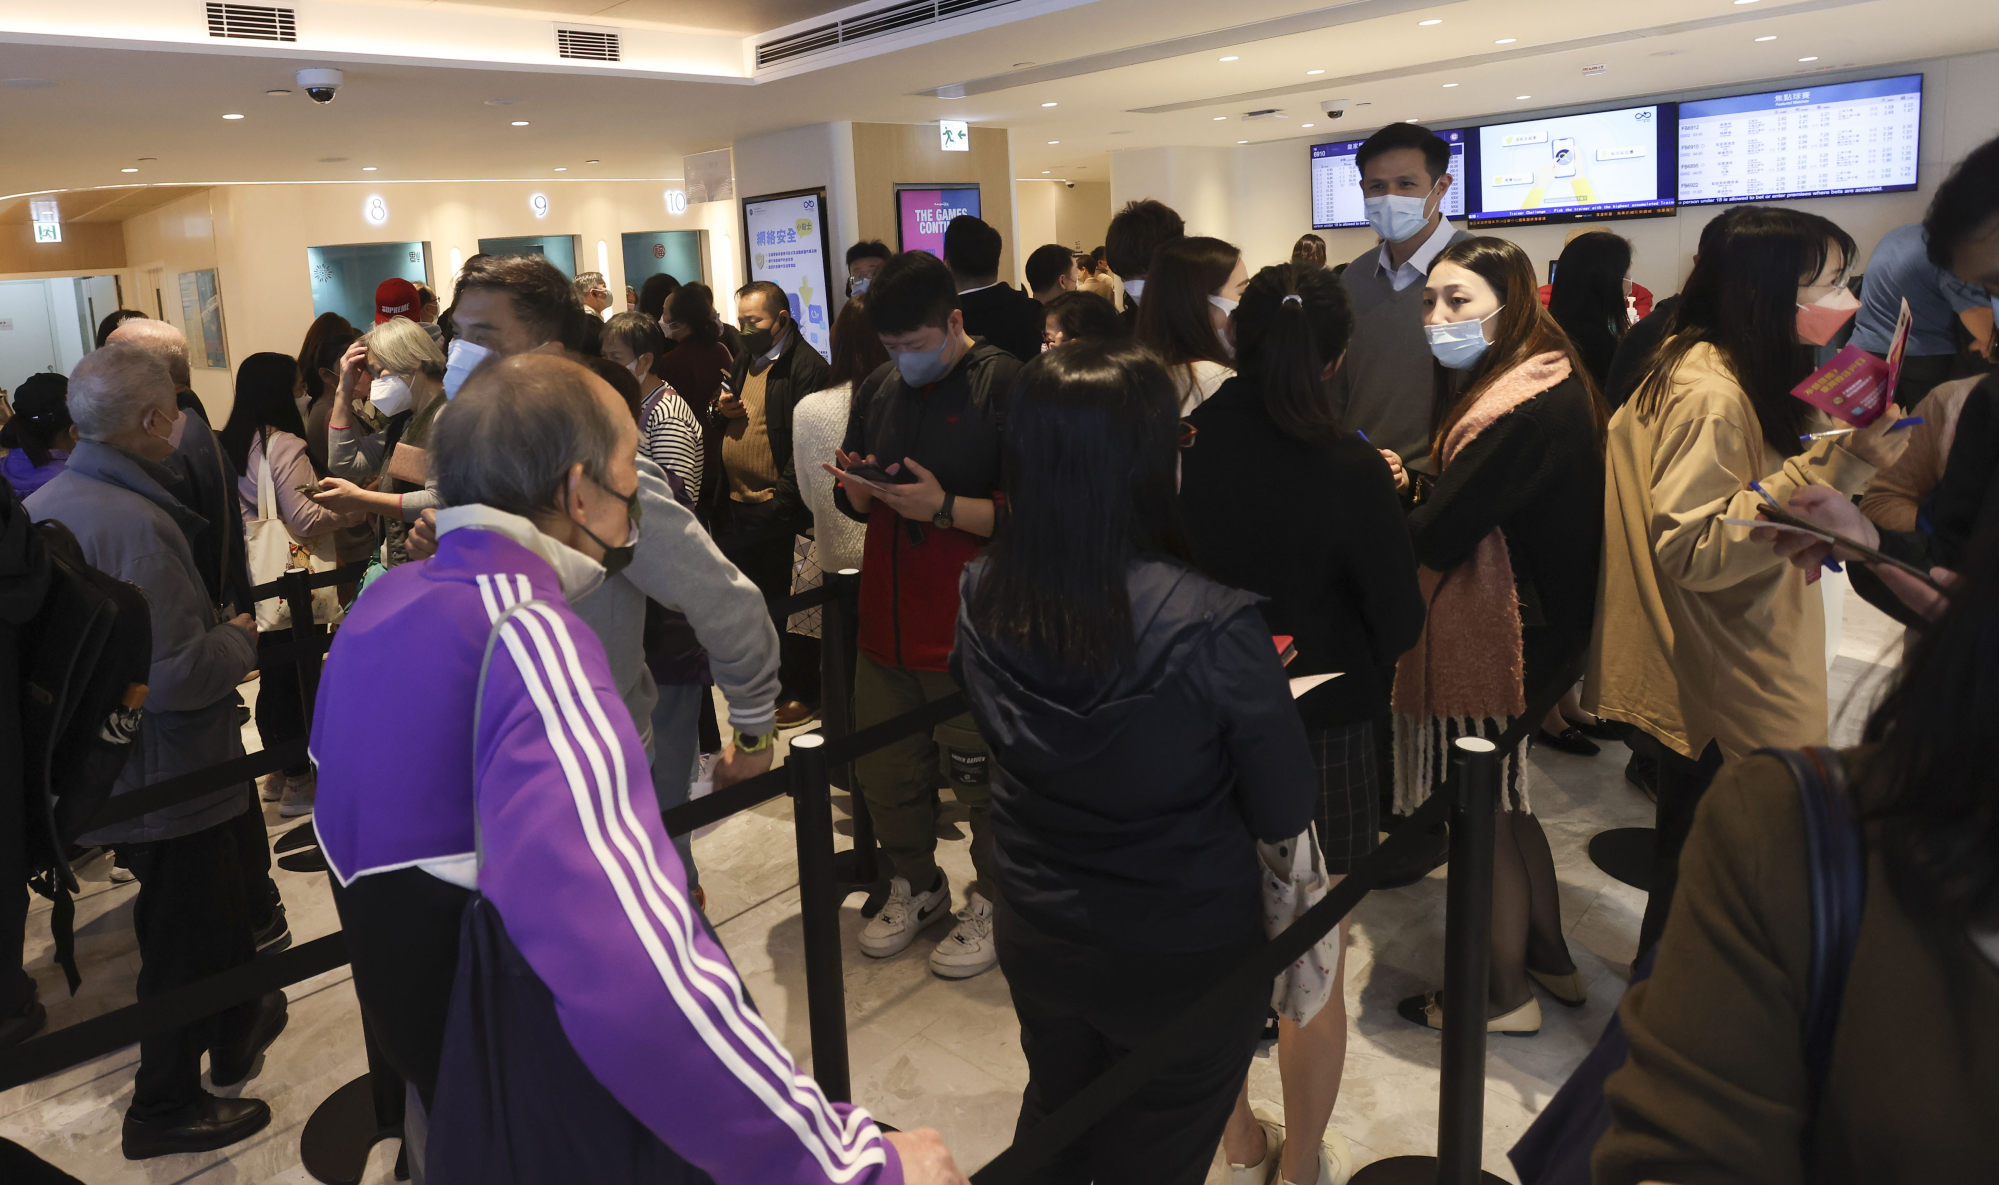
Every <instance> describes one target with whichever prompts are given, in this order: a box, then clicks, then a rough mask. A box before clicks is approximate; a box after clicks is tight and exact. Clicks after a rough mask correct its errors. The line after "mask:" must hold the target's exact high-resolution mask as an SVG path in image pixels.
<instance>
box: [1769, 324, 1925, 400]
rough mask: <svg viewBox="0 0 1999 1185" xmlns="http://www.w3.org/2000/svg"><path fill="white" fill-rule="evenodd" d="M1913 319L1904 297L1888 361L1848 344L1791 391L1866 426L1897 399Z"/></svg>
mask: <svg viewBox="0 0 1999 1185" xmlns="http://www.w3.org/2000/svg"><path fill="white" fill-rule="evenodd" d="M1912 319H1913V318H1912V316H1911V314H1910V312H1909V302H1908V301H1906V300H1904V301H1903V302H1902V315H1901V316H1900V317H1898V318H1897V319H1896V321H1895V338H1894V341H1893V343H1892V344H1890V345H1889V347H1888V360H1887V361H1885V362H1884V361H1882V360H1881V359H1879V358H1876V357H1875V356H1874V355H1872V354H1870V353H1868V352H1867V351H1865V350H1863V349H1861V348H1860V347H1859V346H1848V347H1846V348H1845V349H1843V350H1841V351H1840V352H1839V353H1837V354H1834V355H1833V356H1832V361H1830V362H1828V363H1826V364H1825V365H1824V366H1821V367H1819V368H1818V369H1817V370H1815V371H1813V372H1812V374H1811V377H1810V378H1807V379H1806V380H1805V381H1804V382H1802V383H1799V384H1798V385H1797V386H1795V387H1793V388H1791V394H1793V395H1796V396H1797V397H1798V398H1800V399H1802V400H1804V401H1805V402H1806V403H1809V404H1811V405H1812V406H1813V407H1816V408H1819V409H1820V410H1822V411H1824V412H1825V413H1826V414H1827V415H1829V416H1832V417H1834V418H1835V419H1840V420H1844V421H1846V422H1847V423H1849V424H1852V425H1853V426H1854V427H1856V428H1865V427H1866V426H1867V425H1869V424H1871V423H1873V422H1874V420H1875V418H1876V417H1878V416H1879V415H1880V414H1881V413H1882V411H1883V410H1885V409H1886V408H1887V406H1888V405H1889V404H1890V403H1892V402H1894V398H1895V383H1896V381H1897V380H1899V379H1900V378H1901V377H1902V355H1903V353H1904V352H1905V351H1906V350H1907V349H1908V345H1909V324H1910V322H1911V320H1912Z"/></svg>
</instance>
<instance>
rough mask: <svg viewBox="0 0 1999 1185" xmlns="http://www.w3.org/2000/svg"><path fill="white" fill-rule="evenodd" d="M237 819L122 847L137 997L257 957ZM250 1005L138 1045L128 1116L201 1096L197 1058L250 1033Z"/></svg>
mask: <svg viewBox="0 0 1999 1185" xmlns="http://www.w3.org/2000/svg"><path fill="white" fill-rule="evenodd" d="M234 826H235V821H234V820H231V821H230V822H226V823H218V824H216V825H215V826H213V827H210V828H208V829H207V830H205V831H197V832H195V833H194V834H193V835H183V836H180V837H179V838H177V839H162V840H155V841H153V842H151V843H133V844H122V845H120V846H119V852H120V854H121V855H123V857H124V859H125V867H127V868H129V869H131V870H132V873H133V875H134V876H136V877H138V878H139V896H138V900H137V901H135V902H134V903H133V906H132V928H133V929H134V930H135V931H137V932H138V936H139V991H138V996H139V999H140V1000H141V1001H145V1000H149V999H153V998H155V997H158V996H162V995H165V994H166V993H168V992H170V991H172V990H174V989H175V988H178V987H181V986H183V985H185V984H189V983H193V982H194V981H195V980H198V979H202V978H204V977H206V976H210V975H215V974H218V973H220V972H223V971H227V970H229V969H230V968H232V967H240V966H242V965H244V964H245V963H248V962H249V961H250V960H251V959H253V958H255V957H256V953H257V952H256V948H255V946H254V945H253V944H252V942H251V938H250V934H251V931H250V906H249V902H248V901H247V900H246V899H245V894H244V876H243V871H242V868H241V864H240V858H239V856H238V833H237V832H236V831H235V830H233V828H234ZM256 1008H257V1005H256V1002H255V1001H251V1002H249V1003H245V1004H240V1005H238V1006H236V1007H235V1008H232V1009H229V1010H227V1011H225V1012H221V1013H218V1014H216V1015H214V1016H210V1017H207V1018H205V1019H203V1020H200V1021H196V1022H195V1023H194V1024H191V1025H188V1026H187V1027H185V1028H180V1029H171V1030H168V1031H167V1032H164V1033H161V1034H159V1035H157V1036H154V1037H149V1038H147V1039H145V1040H143V1041H141V1042H140V1043H139V1073H138V1076H137V1079H136V1081H135V1082H134V1086H133V1091H132V1110H131V1113H132V1114H133V1115H135V1116H138V1117H141V1118H147V1119H153V1118H167V1117H171V1116H172V1115H173V1114H174V1113H175V1112H176V1111H178V1110H180V1109H181V1108H183V1107H186V1106H189V1105H191V1104H192V1103H193V1102H194V1101H195V1100H196V1099H197V1098H198V1097H199V1096H200V1094H201V1055H202V1053H203V1052H204V1051H207V1050H210V1049H214V1048H215V1047H217V1046H220V1045H227V1044H230V1043H232V1042H236V1041H240V1040H242V1039H244V1038H245V1037H246V1036H248V1034H249V1028H250V1025H251V1023H252V1022H253V1020H254V1019H255V1017H256Z"/></svg>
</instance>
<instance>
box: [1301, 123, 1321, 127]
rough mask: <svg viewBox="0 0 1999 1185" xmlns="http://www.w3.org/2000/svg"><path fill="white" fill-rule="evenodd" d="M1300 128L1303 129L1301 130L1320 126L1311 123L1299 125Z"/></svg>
mask: <svg viewBox="0 0 1999 1185" xmlns="http://www.w3.org/2000/svg"><path fill="white" fill-rule="evenodd" d="M1298 126H1299V127H1301V128H1309V127H1317V126H1318V125H1317V124H1310V123H1301V124H1299V125H1298Z"/></svg>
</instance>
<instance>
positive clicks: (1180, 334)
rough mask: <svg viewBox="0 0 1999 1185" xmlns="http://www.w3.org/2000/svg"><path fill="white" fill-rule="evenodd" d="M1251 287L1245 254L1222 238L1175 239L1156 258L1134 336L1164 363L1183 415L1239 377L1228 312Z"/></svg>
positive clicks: (1196, 236) (1148, 278) (1140, 307)
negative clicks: (1230, 336) (1243, 256)
mask: <svg viewBox="0 0 1999 1185" xmlns="http://www.w3.org/2000/svg"><path fill="white" fill-rule="evenodd" d="M1248 283H1249V269H1248V268H1247V267H1245V266H1244V265H1243V261H1242V252H1241V251H1239V250H1237V249H1236V246H1235V244H1233V243H1226V242H1223V241H1222V240H1221V239H1210V238H1204V237H1202V236H1199V235H1195V236H1192V237H1190V238H1184V239H1175V240H1173V241H1172V242H1170V243H1167V244H1166V245H1165V246H1163V247H1161V248H1160V249H1159V254H1158V255H1156V256H1154V257H1153V260H1152V270H1151V271H1150V272H1148V273H1146V277H1145V299H1144V300H1143V301H1140V302H1139V306H1138V328H1137V330H1136V332H1135V335H1134V336H1135V337H1136V338H1137V340H1138V344H1139V345H1141V346H1144V347H1146V348H1147V349H1149V350H1151V351H1152V352H1153V354H1155V355H1156V356H1157V357H1158V358H1159V360H1160V361H1161V362H1164V363H1166V368H1167V371H1168V372H1169V373H1170V374H1172V376H1173V385H1174V388H1175V389H1176V390H1177V391H1178V392H1179V395H1180V414H1181V415H1183V416H1184V415H1186V414H1187V413H1189V412H1191V411H1193V410H1194V409H1195V408H1197V407H1199V406H1201V404H1202V403H1203V402H1205V401H1206V400H1207V398H1208V397H1209V396H1210V395H1213V394H1214V393H1215V391H1216V390H1217V389H1218V388H1220V387H1221V385H1222V383H1224V382H1225V381H1227V379H1228V377H1229V376H1230V375H1232V374H1234V373H1235V363H1234V359H1235V350H1234V347H1232V346H1231V345H1230V344H1229V338H1228V334H1229V314H1231V313H1233V312H1235V308H1236V302H1237V301H1238V300H1240V299H1241V298H1242V290H1243V288H1244V286H1245V285H1247V284H1248Z"/></svg>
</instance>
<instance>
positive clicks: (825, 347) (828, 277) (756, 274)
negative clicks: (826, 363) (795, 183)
mask: <svg viewBox="0 0 1999 1185" xmlns="http://www.w3.org/2000/svg"><path fill="white" fill-rule="evenodd" d="M743 246H744V248H745V251H744V253H745V254H746V255H748V256H749V260H748V262H749V269H748V270H749V277H750V279H751V280H753V281H754V280H769V281H770V282H771V283H773V284H776V285H777V286H778V287H779V288H782V289H784V295H785V298H786V300H787V301H788V302H789V303H790V305H791V319H792V322H793V323H794V324H796V325H797V326H798V328H799V331H800V332H801V333H803V334H804V335H805V340H806V341H808V342H810V343H811V344H812V348H813V349H815V350H817V351H819V354H820V356H821V357H826V358H830V357H832V353H833V304H832V299H833V296H832V294H833V273H832V270H831V269H832V263H831V259H830V257H829V253H828V251H827V247H826V191H825V190H824V189H804V190H798V191H795V192H792V193H775V194H767V195H765V196H763V197H753V198H744V199H743Z"/></svg>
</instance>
